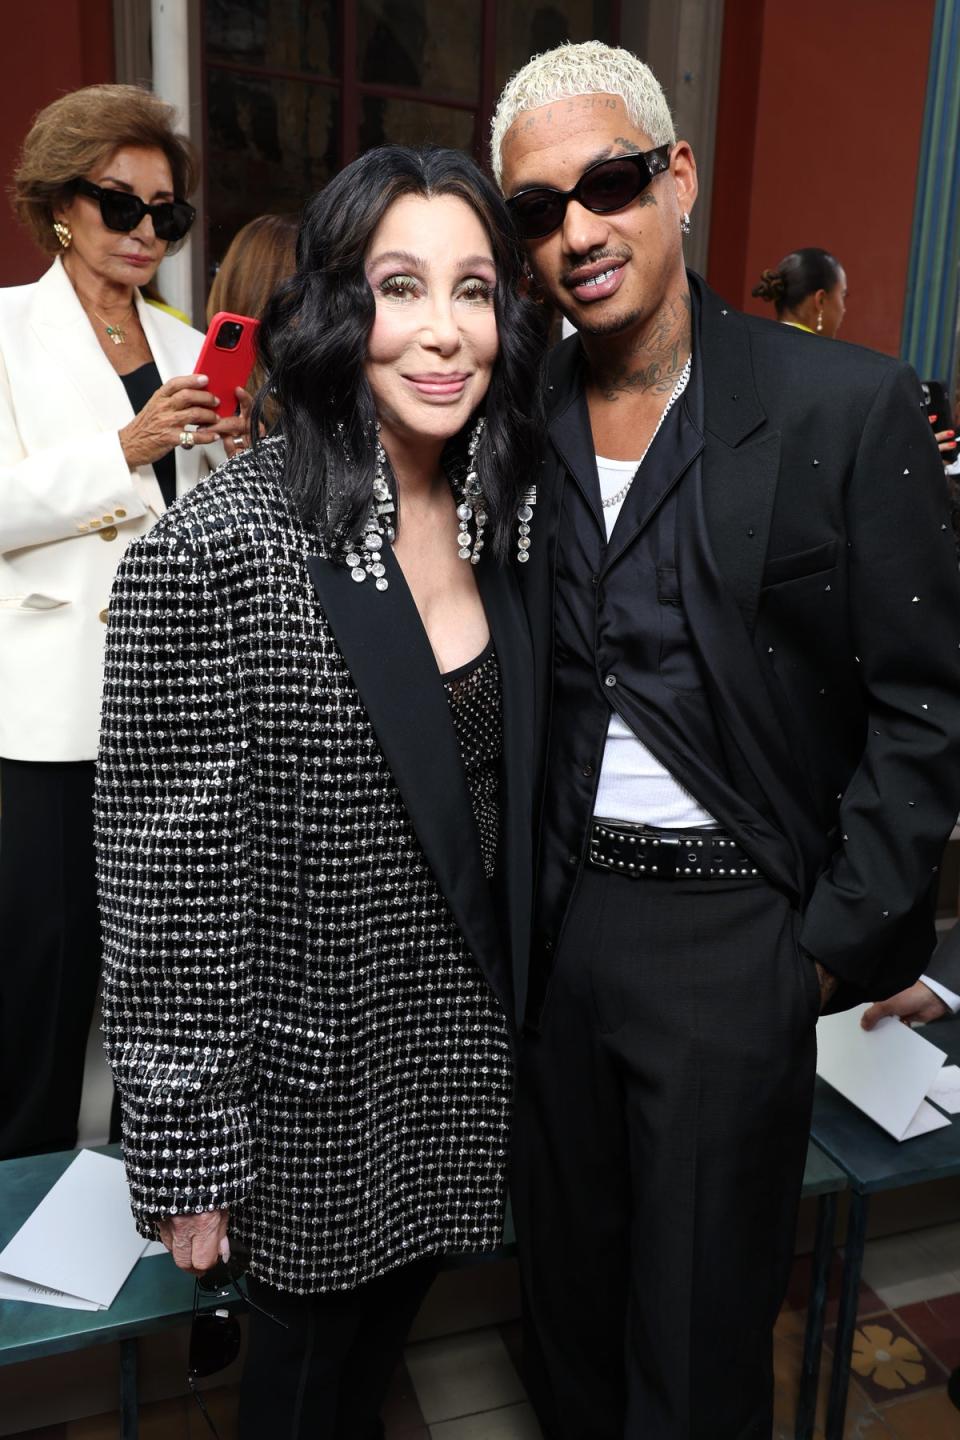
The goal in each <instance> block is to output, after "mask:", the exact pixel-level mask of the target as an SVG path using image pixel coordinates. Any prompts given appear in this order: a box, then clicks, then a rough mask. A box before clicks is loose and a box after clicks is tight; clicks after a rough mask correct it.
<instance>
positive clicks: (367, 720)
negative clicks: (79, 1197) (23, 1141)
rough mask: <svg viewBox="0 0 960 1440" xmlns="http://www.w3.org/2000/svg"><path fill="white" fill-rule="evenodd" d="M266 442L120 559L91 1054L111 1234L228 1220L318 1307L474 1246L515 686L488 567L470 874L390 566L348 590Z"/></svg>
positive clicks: (501, 578) (522, 751)
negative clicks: (111, 1087) (498, 703)
mask: <svg viewBox="0 0 960 1440" xmlns="http://www.w3.org/2000/svg"><path fill="white" fill-rule="evenodd" d="M282 468H283V450H282V442H280V441H268V442H265V443H263V444H262V445H260V446H259V447H258V448H257V450H256V451H255V452H254V453H253V454H252V455H245V456H241V457H238V458H237V459H235V460H233V461H231V462H230V464H229V465H227V466H225V467H224V468H223V469H221V470H220V471H219V472H217V474H216V475H215V476H213V477H211V479H210V480H209V481H208V482H206V483H205V484H204V485H203V486H202V487H200V488H199V489H198V490H197V491H196V492H195V494H194V495H192V496H191V497H190V498H189V499H188V500H187V501H184V502H183V503H181V504H179V505H178V506H176V507H175V508H174V509H173V510H172V511H171V512H170V513H169V514H168V515H167V516H165V517H164V518H163V520H162V521H161V522H160V523H159V524H158V525H157V526H156V527H155V528H154V529H153V530H152V531H151V532H150V534H149V535H147V536H145V537H143V539H142V540H141V541H139V542H137V543H136V544H134V545H132V546H131V547H130V549H129V551H128V553H127V555H126V556H125V558H124V562H123V564H122V566H121V568H120V571H119V573H118V576H117V581H116V586H115V589H114V593H113V598H112V600H111V604H110V624H109V630H108V637H107V659H106V671H105V683H104V702H103V730H102V742H101V749H100V756H99V764H98V781H97V802H96V824H97V846H98V860H99V883H100V894H101V911H102V918H103V929H104V952H105V974H104V1023H105V1030H106V1044H107V1053H108V1058H109V1060H110V1063H111V1066H112V1068H113V1072H114V1075H115V1078H116V1083H117V1087H118V1090H119V1093H120V1096H121V1100H122V1107H123V1141H124V1154H125V1160H126V1167H127V1175H128V1179H129V1182H130V1189H131V1195H132V1199H133V1207H134V1214H135V1216H136V1219H137V1222H138V1225H139V1226H140V1229H141V1232H142V1233H143V1234H151V1233H153V1228H154V1218H155V1217H156V1216H157V1215H161V1214H176V1213H183V1212H185V1211H199V1210H206V1209H215V1208H220V1207H229V1208H230V1210H231V1212H232V1218H231V1227H232V1231H233V1233H234V1234H236V1235H238V1236H239V1237H240V1238H241V1239H244V1240H246V1241H247V1243H248V1244H249V1245H250V1248H251V1250H252V1255H253V1260H252V1267H251V1268H252V1270H253V1272H254V1273H255V1274H257V1275H258V1276H260V1277H261V1278H262V1279H264V1280H266V1281H267V1282H268V1283H270V1284H273V1285H276V1286H278V1287H280V1288H283V1289H286V1290H290V1291H294V1292H300V1293H303V1292H311V1291H318V1290H327V1289H343V1288H349V1287H351V1286H354V1285H356V1284H359V1283H361V1282H363V1281H365V1280H367V1279H370V1278H372V1277H373V1276H375V1275H377V1274H380V1273H383V1272H384V1271H385V1270H388V1269H390V1268H391V1267H393V1266H394V1265H396V1264H399V1263H401V1261H403V1260H410V1259H414V1258H416V1257H417V1256H419V1255H425V1254H432V1253H437V1252H441V1251H451V1250H454V1251H456V1250H473V1249H483V1248H489V1247H491V1246H493V1245H495V1244H497V1243H498V1241H499V1236H500V1227H501V1224H502V1196H503V1189H504V1165H505V1157H506V1149H507V1128H508V1123H509V1111H510V1103H511V1086H512V1078H511V1048H512V1041H511V1032H512V1031H513V1029H514V1024H515V1017H516V1015H517V1014H518V1013H519V1012H521V1011H522V1008H523V1003H524V999H523V997H524V989H525V984H526V960H527V947H528V940H527V936H528V926H529V891H530V886H531V874H530V871H531V862H530V794H531V770H532V763H531V754H530V747H531V745H532V729H533V727H532V720H531V707H532V688H533V687H532V677H531V660H530V654H529V640H528V634H527V627H526V620H525V617H524V614H523V610H522V606H521V604H520V600H519V594H518V591H517V588H516V581H515V577H514V575H513V573H512V572H511V571H510V570H509V569H508V568H504V569H498V568H497V567H496V566H494V565H492V564H488V563H486V562H487V560H488V557H487V556H484V561H483V562H482V563H481V564H480V565H479V566H478V569H477V578H478V583H479V585H480V590H481V596H482V599H483V602H484V606H485V609H486V612H487V618H488V622H489V626H490V631H491V637H492V641H493V646H494V650H495V653H496V657H497V662H498V666H499V670H500V675H501V683H502V709H503V765H502V786H501V797H502V804H501V806H500V809H501V834H500V837H499V845H498V847H497V853H498V863H497V873H496V875H495V876H494V881H493V884H492V885H491V884H490V883H488V881H487V878H486V876H485V874H484V865H483V857H482V855H481V848H480V839H479V835H478V832H477V826H476V823H475V821H474V817H473V813H472V811H471V805H470V796H469V794H468V791H467V785H466V780H465V777H464V772H463V766H462V764H461V759H460V753H459V750H458V746H457V737H456V733H455V730H454V726H453V722H452V720H451V715H450V711H449V707H448V704H447V697H446V694H445V692H444V688H443V683H442V681H441V677H440V675H439V672H438V670H437V666H436V663H435V660H434V658H433V654H432V651H431V650H430V646H429V642H428V640H427V637H426V634H425V632H424V630H423V627H422V625H421V623H420V620H419V617H418V615H417V611H416V607H415V605H414V602H413V599H412V597H411V595H410V592H409V590H408V589H407V587H406V585H405V583H404V580H403V576H402V573H401V571H400V570H399V567H398V566H397V564H396V561H395V560H394V558H393V555H392V552H389V551H388V552H386V553H385V563H386V564H387V567H388V578H389V582H390V583H389V588H388V589H387V590H385V591H378V590H377V589H376V588H375V587H374V586H373V584H372V583H369V582H367V583H364V584H356V583H354V581H353V580H352V579H351V578H350V573H349V571H347V570H345V569H343V568H342V567H341V566H339V565H335V564H333V563H332V562H330V561H329V560H328V559H326V558H325V556H324V554H323V549H322V546H321V545H320V543H319V542H318V538H317V536H316V534H315V533H314V532H313V531H312V530H311V529H310V528H309V527H306V526H304V525H303V524H302V523H301V521H300V520H299V519H298V517H297V516H296V515H295V514H294V512H293V511H292V509H291V507H290V505H289V504H288V501H287V499H286V496H285V492H284V488H283V483H282Z"/></svg>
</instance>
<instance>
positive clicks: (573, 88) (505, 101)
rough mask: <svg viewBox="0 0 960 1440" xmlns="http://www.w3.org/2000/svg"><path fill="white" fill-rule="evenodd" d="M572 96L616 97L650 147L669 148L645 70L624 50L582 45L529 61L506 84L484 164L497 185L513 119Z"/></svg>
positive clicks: (668, 122)
mask: <svg viewBox="0 0 960 1440" xmlns="http://www.w3.org/2000/svg"><path fill="white" fill-rule="evenodd" d="M578 95H619V96H620V99H621V100H622V101H623V103H624V105H625V106H626V107H627V114H628V115H629V116H630V119H631V121H632V123H633V124H634V125H635V126H636V128H637V129H638V130H641V131H642V132H643V134H644V135H649V137H650V139H651V141H652V142H653V144H654V145H667V144H669V145H673V144H675V142H676V138H677V136H676V132H675V130H674V128H673V118H672V116H671V114H670V107H669V105H668V104H667V99H666V96H665V95H664V93H663V90H662V88H661V85H660V82H659V80H658V79H657V77H656V76H655V75H654V73H653V71H652V70H651V69H650V67H649V65H644V63H643V61H642V60H638V59H637V57H636V55H633V54H632V53H631V52H630V51H629V50H621V49H620V48H618V47H616V46H613V45H604V44H603V42H602V41H600V40H586V41H584V42H583V43H582V44H580V45H571V44H569V43H567V44H564V45H558V46H557V48H556V49H555V50H546V51H544V53H543V54H542V55H534V56H533V58H532V59H531V60H528V61H527V63H526V65H524V66H523V67H522V69H520V70H518V71H517V73H516V74H515V75H513V76H511V78H510V79H509V80H508V81H507V83H506V85H505V87H504V91H503V94H502V95H501V96H500V99H499V100H498V101H497V108H496V110H495V111H494V115H493V121H492V123H491V126H490V163H491V165H492V167H493V173H494V176H495V178H496V181H497V184H498V185H500V184H501V177H502V174H503V165H502V160H501V151H502V148H503V137H504V135H506V133H507V131H508V130H509V129H510V126H511V125H512V124H513V122H514V121H515V120H516V118H517V116H518V115H522V114H523V112H524V111H525V110H536V109H537V108H538V107H539V106H541V105H551V104H552V103H553V102H554V101H555V100H569V99H573V98H574V97H575V96H578Z"/></svg>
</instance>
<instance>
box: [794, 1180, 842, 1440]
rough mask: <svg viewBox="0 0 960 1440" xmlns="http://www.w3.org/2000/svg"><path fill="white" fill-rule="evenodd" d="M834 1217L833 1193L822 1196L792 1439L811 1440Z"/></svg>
mask: <svg viewBox="0 0 960 1440" xmlns="http://www.w3.org/2000/svg"><path fill="white" fill-rule="evenodd" d="M836 1218H837V1197H836V1194H835V1193H834V1194H830V1195H821V1196H820V1200H819V1203H818V1205H817V1235H816V1239H815V1241H814V1245H813V1263H812V1265H811V1268H810V1298H809V1300H808V1301H807V1328H806V1331H805V1333H804V1337H803V1362H802V1364H801V1367H800V1393H799V1395H798V1396H797V1424H796V1429H795V1430H794V1440H811V1437H812V1436H813V1426H814V1421H815V1420H816V1414H817V1382H818V1381H819V1379H820V1360H821V1357H822V1354H823V1322H824V1317H825V1315H826V1310H827V1284H828V1281H829V1279H830V1260H831V1258H832V1256H833V1230H834V1225H835V1224H836Z"/></svg>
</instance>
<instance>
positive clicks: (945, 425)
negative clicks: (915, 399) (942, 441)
mask: <svg viewBox="0 0 960 1440" xmlns="http://www.w3.org/2000/svg"><path fill="white" fill-rule="evenodd" d="M920 389H921V390H922V391H923V408H924V410H925V411H926V412H927V417H928V418H929V417H930V416H931V415H936V417H937V418H936V420H934V421H933V423H932V426H931V428H932V429H933V430H934V431H937V430H955V429H956V428H957V427H956V426H955V425H954V423H953V414H952V411H951V409H950V400H949V397H948V395H947V387H946V385H944V383H943V381H942V380H921V381H920ZM957 453H958V449H957V444H956V443H954V445H953V447H952V449H951V450H941V451H940V458H941V459H942V460H944V461H945V462H946V463H947V464H948V465H952V464H953V462H954V460H956V458H957Z"/></svg>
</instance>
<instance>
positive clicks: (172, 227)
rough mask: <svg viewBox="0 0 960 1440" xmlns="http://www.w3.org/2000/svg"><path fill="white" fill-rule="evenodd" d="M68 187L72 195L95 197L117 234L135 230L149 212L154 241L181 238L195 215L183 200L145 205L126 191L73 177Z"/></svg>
mask: <svg viewBox="0 0 960 1440" xmlns="http://www.w3.org/2000/svg"><path fill="white" fill-rule="evenodd" d="M72 188H73V191H74V194H76V195H86V196H87V198H88V199H90V200H96V202H97V204H98V205H99V206H100V219H101V220H102V221H103V223H104V225H106V227H107V229H108V230H117V231H119V232H120V234H121V235H128V234H129V233H130V231H131V230H136V228H137V226H138V225H139V224H140V221H141V220H142V219H143V217H144V215H149V216H150V219H151V220H152V221H153V230H154V234H155V235H156V237H157V239H158V240H169V241H175V240H182V239H183V237H184V235H186V233H187V231H188V230H189V229H190V226H191V225H192V224H193V222H194V220H195V219H196V218H197V212H196V210H194V208H193V206H192V205H188V204H187V202H186V200H159V201H158V202H157V204H156V205H147V204H146V203H145V202H144V201H143V200H141V199H140V196H139V195H131V194H129V193H128V191H126V190H105V189H104V188H103V186H102V185H94V183H93V181H92V180H74V182H73V187H72Z"/></svg>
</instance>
